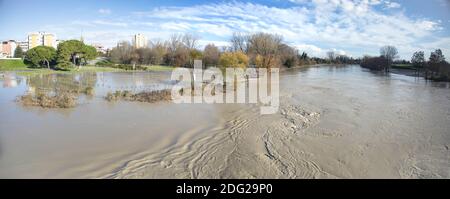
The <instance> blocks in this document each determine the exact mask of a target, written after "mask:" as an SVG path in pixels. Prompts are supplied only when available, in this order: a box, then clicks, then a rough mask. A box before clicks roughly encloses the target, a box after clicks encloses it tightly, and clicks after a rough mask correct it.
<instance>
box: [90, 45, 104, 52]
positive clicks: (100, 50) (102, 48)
mask: <svg viewBox="0 0 450 199" xmlns="http://www.w3.org/2000/svg"><path fill="white" fill-rule="evenodd" d="M92 46H93V47H94V48H95V49H96V50H97V52H98V53H103V54H106V53H107V49H106V48H105V47H104V46H103V45H101V44H92Z"/></svg>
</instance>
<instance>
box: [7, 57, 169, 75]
mask: <svg viewBox="0 0 450 199" xmlns="http://www.w3.org/2000/svg"><path fill="white" fill-rule="evenodd" d="M141 69H142V70H145V71H171V70H173V67H170V66H141ZM2 71H14V72H16V73H17V74H18V75H24V76H29V75H35V74H53V73H68V74H70V73H83V72H124V71H127V70H125V69H123V68H119V67H114V66H112V65H111V66H83V67H81V68H80V69H72V70H69V71H63V70H54V69H47V68H32V67H29V66H27V65H26V64H25V63H24V62H23V60H14V59H1V60H0V72H2Z"/></svg>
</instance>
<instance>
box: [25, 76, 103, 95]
mask: <svg viewBox="0 0 450 199" xmlns="http://www.w3.org/2000/svg"><path fill="white" fill-rule="evenodd" d="M96 83H97V74H95V73H79V74H46V75H44V74H42V75H35V76H31V77H28V79H27V86H28V88H29V91H30V92H31V93H38V92H43V93H54V94H58V93H66V92H69V93H74V94H80V93H85V92H86V91H93V88H94V86H95V84H96Z"/></svg>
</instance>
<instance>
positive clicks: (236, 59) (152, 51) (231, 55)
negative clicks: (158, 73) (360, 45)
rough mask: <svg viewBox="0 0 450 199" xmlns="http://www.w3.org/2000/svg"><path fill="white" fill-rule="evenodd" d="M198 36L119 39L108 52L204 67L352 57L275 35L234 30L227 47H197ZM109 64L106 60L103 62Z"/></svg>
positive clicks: (117, 60) (139, 60)
mask: <svg viewBox="0 0 450 199" xmlns="http://www.w3.org/2000/svg"><path fill="white" fill-rule="evenodd" d="M198 42H199V39H198V37H196V36H194V35H191V34H184V35H181V34H174V35H172V36H171V37H170V38H169V39H168V40H166V41H161V40H156V41H151V42H150V45H149V47H146V48H134V47H133V46H132V45H131V44H130V43H129V42H126V41H123V42H120V43H119V44H118V45H117V46H116V47H115V48H113V49H112V50H111V51H110V52H109V53H108V56H109V58H110V59H109V60H110V61H111V62H112V63H114V64H132V65H168V66H175V67H193V63H194V60H203V64H204V67H209V66H219V67H247V66H252V67H259V68H272V67H279V66H286V67H293V66H299V65H309V64H320V63H331V62H332V63H354V62H355V60H354V59H353V58H350V57H347V56H342V55H339V56H334V55H333V59H331V60H326V59H322V58H317V57H309V56H308V54H307V53H305V52H302V53H300V52H299V51H298V50H297V49H295V48H294V47H292V46H290V45H288V44H287V43H286V42H284V40H283V38H282V37H281V36H279V35H276V34H269V33H254V34H243V33H234V34H233V35H232V37H231V38H230V41H229V42H230V46H228V47H220V48H219V47H217V46H215V45H214V44H208V45H206V46H205V47H204V48H203V49H202V50H199V44H198ZM105 64H109V63H105Z"/></svg>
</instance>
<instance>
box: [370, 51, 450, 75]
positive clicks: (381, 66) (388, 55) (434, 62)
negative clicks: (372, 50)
mask: <svg viewBox="0 0 450 199" xmlns="http://www.w3.org/2000/svg"><path fill="white" fill-rule="evenodd" d="M397 58H398V50H397V48H396V47H395V46H384V47H382V48H381V49H380V56H377V57H370V56H364V58H363V59H362V60H361V66H362V67H364V68H368V69H371V70H385V71H389V70H390V68H391V67H392V66H393V64H402V65H410V66H411V67H412V68H413V69H415V70H416V71H417V74H418V75H419V74H420V73H423V75H424V76H425V78H428V79H441V80H448V79H449V77H450V64H449V63H448V62H447V61H446V60H445V57H444V55H443V53H442V50H441V49H436V50H435V51H433V52H431V53H430V57H429V58H428V60H426V58H425V52H424V51H417V52H415V53H414V54H413V56H412V57H411V60H410V61H406V60H396V59H397Z"/></svg>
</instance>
